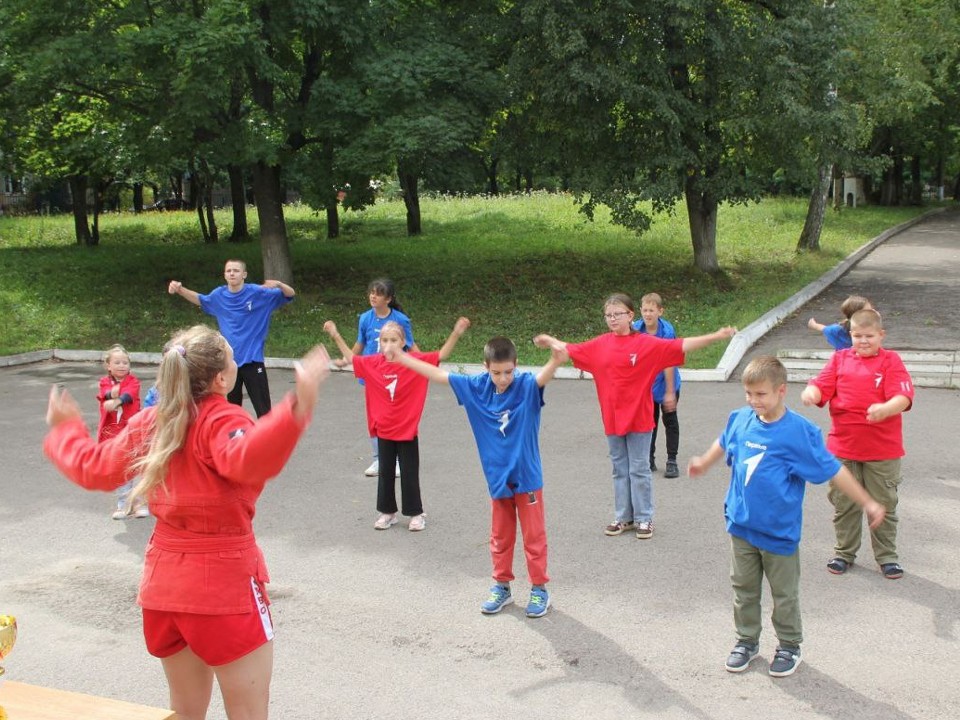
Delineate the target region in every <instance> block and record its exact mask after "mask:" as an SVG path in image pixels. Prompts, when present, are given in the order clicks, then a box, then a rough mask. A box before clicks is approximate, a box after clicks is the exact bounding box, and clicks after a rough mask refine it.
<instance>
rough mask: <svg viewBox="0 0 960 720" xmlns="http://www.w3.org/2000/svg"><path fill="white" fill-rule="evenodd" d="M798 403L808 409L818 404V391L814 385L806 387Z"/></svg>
mask: <svg viewBox="0 0 960 720" xmlns="http://www.w3.org/2000/svg"><path fill="white" fill-rule="evenodd" d="M800 402H801V403H803V404H804V405H806V406H807V407H810V406H811V405H816V404H817V403H818V402H820V389H819V388H818V387H816V386H815V385H807V386H806V387H805V388H804V389H803V392H802V393H800Z"/></svg>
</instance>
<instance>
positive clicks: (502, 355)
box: [385, 337, 567, 618]
mask: <svg viewBox="0 0 960 720" xmlns="http://www.w3.org/2000/svg"><path fill="white" fill-rule="evenodd" d="M385 354H386V355H387V359H388V360H390V361H391V362H399V363H401V364H403V365H406V366H407V367H408V368H410V369H411V370H414V371H416V372H418V373H420V374H421V375H423V376H425V377H427V378H428V379H430V380H432V381H434V382H441V383H446V384H448V385H450V388H451V389H452V390H453V394H454V395H456V397H457V402H458V403H459V404H460V405H462V406H463V407H464V409H465V410H466V411H467V419H468V420H469V421H470V427H471V428H472V430H473V436H474V438H475V439H476V441H477V450H478V451H479V453H480V464H481V466H482V467H483V474H484V476H485V477H486V479H487V487H488V489H489V491H490V498H491V501H490V502H491V508H492V514H493V517H492V521H491V530H490V555H491V557H492V559H493V580H494V583H495V584H494V586H493V587H492V588H491V589H490V597H489V598H488V599H487V601H486V602H485V603H483V605H481V606H480V611H481V612H482V613H484V614H486V615H493V614H495V613H498V612H500V611H501V610H502V609H503V607H504V606H505V605H509V604H510V603H512V602H513V595H512V594H511V591H510V581H511V580H513V579H514V575H513V550H514V545H515V544H516V538H517V521H518V520H519V522H520V531H521V533H522V534H523V550H524V554H525V555H526V558H527V573H528V575H529V576H530V583H531V585H532V588H531V590H530V601H529V603H528V604H527V609H526V614H527V617H531V618H537V617H543V616H544V615H545V614H546V613H547V608H549V607H550V595H549V593H548V592H547V588H546V584H547V581H548V580H549V579H550V578H549V577H548V576H547V532H546V525H545V515H544V510H543V469H542V466H541V463H540V445H539V433H540V410H541V408H542V407H543V387H544V386H545V385H546V384H547V383H548V382H550V381H551V380H552V379H553V376H554V373H556V370H557V368H558V367H559V366H560V365H562V364H563V363H564V362H566V360H567V357H566V354H565V353H563V352H561V351H558V350H554V351H553V353H552V354H551V357H550V360H549V362H547V364H546V365H544V366H543V368H542V369H541V370H540V372H539V373H537V374H536V375H533V374H532V373H528V372H516V369H517V348H516V347H515V346H514V344H513V343H512V342H511V341H510V340H508V339H507V338H505V337H495V338H493V339H492V340H490V341H489V342H488V343H487V344H486V346H485V347H484V348H483V364H484V366H485V367H486V369H487V372H485V373H482V374H480V375H472V376H467V375H460V374H457V373H449V372H447V371H446V370H442V369H440V368H438V367H436V366H434V365H430V364H429V363H425V362H423V361H422V360H417V359H416V358H413V357H411V356H409V355H407V354H406V353H404V352H397V353H393V352H390V353H389V354H388V353H385Z"/></svg>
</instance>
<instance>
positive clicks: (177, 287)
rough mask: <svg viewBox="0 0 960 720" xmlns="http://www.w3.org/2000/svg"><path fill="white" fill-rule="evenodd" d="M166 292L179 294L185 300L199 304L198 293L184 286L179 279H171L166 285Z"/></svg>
mask: <svg viewBox="0 0 960 720" xmlns="http://www.w3.org/2000/svg"><path fill="white" fill-rule="evenodd" d="M167 292H168V293H170V294H171V295H179V296H180V297H182V298H183V299H184V300H186V301H187V302H192V303H193V304H194V305H196V306H198V307H199V306H200V294H199V293H196V292H194V291H193V290H190V289H189V288H185V287H184V286H183V283H182V282H180V281H179V280H171V281H170V284H169V285H167Z"/></svg>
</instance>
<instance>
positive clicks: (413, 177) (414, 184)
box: [397, 162, 423, 237]
mask: <svg viewBox="0 0 960 720" xmlns="http://www.w3.org/2000/svg"><path fill="white" fill-rule="evenodd" d="M397 177H398V178H399V179H400V189H401V190H402V191H403V204H404V205H406V207H407V235H408V236H410V237H413V236H414V235H419V234H420V233H421V232H423V227H422V226H421V224H420V191H419V188H418V177H417V174H416V173H414V172H411V171H410V170H408V169H407V168H405V167H404V164H403V162H400V163H397Z"/></svg>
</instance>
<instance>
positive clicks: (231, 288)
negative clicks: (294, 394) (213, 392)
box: [167, 260, 297, 417]
mask: <svg viewBox="0 0 960 720" xmlns="http://www.w3.org/2000/svg"><path fill="white" fill-rule="evenodd" d="M223 279H224V280H226V281H227V284H226V285H221V286H219V287H217V288H214V289H213V290H211V291H210V293H209V294H208V295H201V294H200V293H198V292H194V291H193V290H190V289H189V288H185V287H184V286H183V283H181V282H180V281H179V280H171V281H170V284H169V285H168V286H167V292H168V293H170V294H171V295H179V296H180V297H182V298H183V299H184V300H186V301H187V302H190V303H193V304H194V305H198V306H199V307H200V309H201V310H203V311H204V312H205V313H206V314H207V315H212V316H213V317H215V318H216V319H217V326H218V327H219V329H220V334H221V335H223V336H224V337H225V338H226V339H227V342H228V343H230V347H232V348H233V354H234V359H235V360H236V362H237V382H236V384H235V385H234V386H233V389H232V390H231V391H230V393H229V394H228V395H227V400H229V401H230V402H232V403H233V404H234V405H243V388H244V386H246V388H247V395H248V396H249V397H250V403H251V404H252V405H253V409H254V411H255V412H256V413H257V417H261V416H263V415H266V414H267V413H268V412H269V411H270V407H271V402H270V386H269V384H268V383H267V369H266V367H265V365H264V364H263V359H264V358H263V346H264V345H265V344H266V342H267V332H268V331H269V330H270V319H271V316H272V315H273V311H274V310H276V309H277V308H279V307H281V306H282V305H286V304H287V303H288V302H292V301H293V298H294V296H295V295H296V294H297V293H296V291H295V290H294V289H293V288H292V287H290V286H289V285H287V284H286V283H282V282H280V281H279V280H264V281H263V285H255V284H254V283H248V282H246V280H247V264H246V263H245V262H244V261H243V260H227V262H226V264H225V265H224V268H223Z"/></svg>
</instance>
